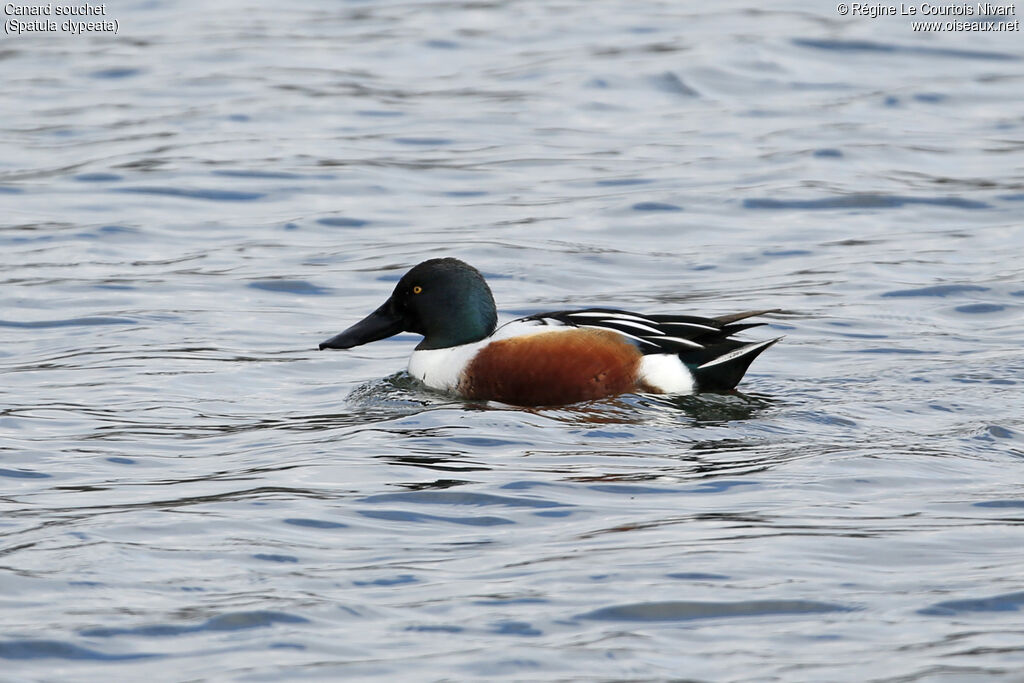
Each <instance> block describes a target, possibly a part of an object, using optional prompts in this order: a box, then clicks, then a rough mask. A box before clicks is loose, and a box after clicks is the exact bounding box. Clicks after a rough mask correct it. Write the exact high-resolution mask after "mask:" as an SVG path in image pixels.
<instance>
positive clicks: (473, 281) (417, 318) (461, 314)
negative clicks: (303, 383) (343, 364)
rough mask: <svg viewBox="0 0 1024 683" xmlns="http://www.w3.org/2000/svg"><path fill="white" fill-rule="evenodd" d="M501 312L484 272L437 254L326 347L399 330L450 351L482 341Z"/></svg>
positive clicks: (431, 346) (361, 341) (343, 346)
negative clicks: (438, 256) (416, 335)
mask: <svg viewBox="0 0 1024 683" xmlns="http://www.w3.org/2000/svg"><path fill="white" fill-rule="evenodd" d="M497 324H498V313H497V309H496V308H495V306H494V297H493V296H492V295H491V288H490V287H488V286H487V282H485V281H484V277H483V275H481V274H480V271H478V270H477V269H476V268H474V267H473V266H471V265H469V264H468V263H463V262H462V261H460V260H458V259H454V258H435V259H430V260H429V261H424V262H423V263H421V264H419V265H417V266H416V267H414V268H413V269H412V270H410V271H409V272H408V273H406V274H405V275H403V276H402V279H401V280H399V281H398V285H396V286H395V291H393V292H392V293H391V296H390V297H389V298H388V300H387V301H385V302H384V303H383V304H382V305H381V307H380V308H378V309H377V310H376V311H374V312H373V313H371V314H370V315H368V316H366V317H365V318H363V319H362V320H360V321H359V322H357V323H356V324H355V325H353V326H352V327H350V328H348V329H347V330H345V331H344V332H342V333H341V334H338V335H335V336H333V337H331V338H330V339H328V340H327V341H325V342H322V343H321V344H320V348H321V349H350V348H352V347H353V346H360V345H361V344H369V343H370V342H373V341H377V340H378V339H384V338H386V337H390V336H392V335H396V334H398V333H399V332H414V333H416V334H422V335H423V341H422V342H420V343H419V345H418V346H417V347H416V348H417V349H446V348H448V347H451V346H459V345H461V344H469V343H471V342H475V341H480V340H481V339H483V338H484V337H487V336H488V335H490V334H491V332H493V331H494V328H495V326H496V325H497Z"/></svg>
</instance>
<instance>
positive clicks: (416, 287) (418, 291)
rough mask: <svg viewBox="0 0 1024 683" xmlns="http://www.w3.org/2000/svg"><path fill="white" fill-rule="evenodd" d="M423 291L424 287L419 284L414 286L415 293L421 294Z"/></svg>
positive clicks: (413, 291)
mask: <svg viewBox="0 0 1024 683" xmlns="http://www.w3.org/2000/svg"><path fill="white" fill-rule="evenodd" d="M422 291H423V288H422V287H420V286H419V285H416V286H415V287H413V288H412V293H413V294H419V293H420V292H422Z"/></svg>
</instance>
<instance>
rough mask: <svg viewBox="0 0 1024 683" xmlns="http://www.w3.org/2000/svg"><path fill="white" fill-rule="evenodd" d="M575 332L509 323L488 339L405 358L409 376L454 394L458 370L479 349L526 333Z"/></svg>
mask: <svg viewBox="0 0 1024 683" xmlns="http://www.w3.org/2000/svg"><path fill="white" fill-rule="evenodd" d="M573 329H576V328H574V327H562V326H551V325H544V324H543V323H540V322H538V321H535V320H513V321H512V322H510V323H506V324H505V325H502V326H501V327H499V328H498V329H497V330H495V331H494V334H492V335H491V336H490V337H487V338H486V339H481V340H480V341H478V342H473V343H472V344H463V345H462V346H452V347H451V348H447V349H430V350H426V351H413V352H412V356H411V357H410V358H409V374H410V375H412V376H413V377H415V378H416V379H418V380H420V381H421V382H423V383H424V384H426V385H427V386H428V387H430V388H431V389H439V390H440V391H447V392H455V391H456V390H457V389H458V387H459V380H461V379H462V371H463V370H465V369H466V366H467V365H469V362H470V361H471V360H472V359H473V356H475V355H476V354H477V352H478V351H480V349H482V348H483V347H485V346H487V345H488V344H490V343H491V342H492V341H497V340H499V339H508V338H509V337H523V336H526V335H529V334H549V333H557V332H565V331H567V330H573Z"/></svg>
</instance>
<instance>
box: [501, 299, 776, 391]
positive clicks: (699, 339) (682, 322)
mask: <svg viewBox="0 0 1024 683" xmlns="http://www.w3.org/2000/svg"><path fill="white" fill-rule="evenodd" d="M778 312H780V311H779V309H765V310H757V311H743V312H742V313H732V314H730V315H723V316H719V317H716V318H704V317H700V316H694V315H672V314H657V315H644V314H641V313H634V312H632V311H621V310H618V309H613V308H587V309H583V310H575V311H551V312H547V313H538V314H536V315H531V316H527V317H525V318H520V319H519V321H516V322H522V323H529V324H532V325H551V326H572V327H583V328H595V329H602V330H611V331H613V332H618V333H619V334H621V335H623V336H624V337H626V338H627V339H628V340H630V341H631V342H632V343H634V344H636V346H637V348H638V349H639V350H640V352H641V353H643V354H645V355H649V354H671V355H675V356H678V357H679V360H680V361H681V362H682V363H683V364H684V365H685V366H686V367H687V368H688V369H689V370H690V372H691V373H692V374H693V376H694V379H695V380H696V382H697V385H698V386H699V387H700V388H701V389H702V390H727V389H732V388H733V387H735V386H736V385H737V384H738V383H739V381H740V379H742V377H743V375H744V373H745V372H746V371H747V368H748V367H749V366H750V364H751V362H753V360H754V359H755V358H757V356H758V355H759V354H760V353H761V352H762V351H764V350H765V349H767V348H768V347H769V346H771V345H772V344H774V343H775V342H777V341H779V339H781V338H782V337H777V338H775V339H768V340H765V341H755V342H749V341H743V340H739V339H734V338H733V335H734V334H736V333H738V332H742V331H743V330H747V329H750V328H752V327H757V326H758V325H764V324H765V323H763V322H758V323H750V322H741V321H743V320H746V319H748V318H753V317H755V316H759V315H764V314H766V313H778Z"/></svg>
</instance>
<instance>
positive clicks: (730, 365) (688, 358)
mask: <svg viewBox="0 0 1024 683" xmlns="http://www.w3.org/2000/svg"><path fill="white" fill-rule="evenodd" d="M780 339H782V337H776V338H775V339H768V340H767V341H759V342H741V341H736V340H735V339H728V340H725V341H723V342H721V343H719V344H716V345H714V346H711V347H708V348H706V349H701V350H700V351H694V352H690V353H682V354H680V358H682V360H683V362H684V363H686V365H687V367H689V368H690V371H691V372H693V377H694V379H695V380H696V381H697V388H698V389H699V390H700V391H728V390H729V389H734V388H735V387H736V385H737V384H739V383H740V380H741V379H743V375H744V374H745V373H746V372H747V368H749V367H750V364H751V363H753V362H754V359H755V358H757V357H758V356H759V355H761V352H762V351H764V350H765V349H767V348H768V347H769V346H771V345H772V344H774V343H775V342H777V341H779V340H780Z"/></svg>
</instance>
